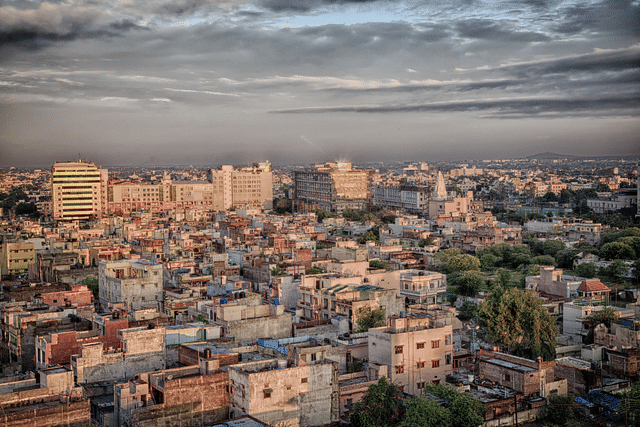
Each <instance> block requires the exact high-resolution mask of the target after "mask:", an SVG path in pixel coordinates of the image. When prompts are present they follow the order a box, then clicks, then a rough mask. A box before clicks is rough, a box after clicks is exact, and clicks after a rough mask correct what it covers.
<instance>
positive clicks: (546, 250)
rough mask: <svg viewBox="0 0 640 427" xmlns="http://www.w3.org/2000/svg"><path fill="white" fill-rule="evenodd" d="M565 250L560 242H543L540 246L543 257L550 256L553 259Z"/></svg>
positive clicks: (565, 246) (564, 246)
mask: <svg viewBox="0 0 640 427" xmlns="http://www.w3.org/2000/svg"><path fill="white" fill-rule="evenodd" d="M566 248H567V245H565V244H564V243H563V242H561V241H560V240H545V241H544V243H543V244H542V253H543V255H551V256H552V257H555V256H556V254H557V253H558V252H560V251H561V250H564V249H566Z"/></svg>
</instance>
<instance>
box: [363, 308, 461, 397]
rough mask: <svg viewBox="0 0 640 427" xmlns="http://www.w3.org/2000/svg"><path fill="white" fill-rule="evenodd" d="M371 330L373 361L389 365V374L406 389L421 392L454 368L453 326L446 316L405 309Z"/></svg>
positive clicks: (391, 378) (412, 393)
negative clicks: (411, 312)
mask: <svg viewBox="0 0 640 427" xmlns="http://www.w3.org/2000/svg"><path fill="white" fill-rule="evenodd" d="M368 334H369V363H374V364H376V365H386V366H388V369H389V374H388V375H386V376H387V377H388V378H389V380H390V381H391V382H392V383H394V384H397V385H398V386H399V387H400V388H401V389H402V390H403V391H404V392H405V393H408V394H411V395H413V396H418V395H420V394H422V389H423V388H424V386H425V385H426V384H439V383H444V382H445V377H446V376H447V375H448V374H451V372H453V339H452V334H453V326H452V325H451V324H450V323H447V321H446V320H445V319H442V318H440V319H435V318H433V317H432V316H430V315H429V314H426V313H415V314H409V315H406V314H404V313H403V314H402V316H394V317H391V318H389V320H388V324H387V326H383V327H380V328H373V329H369V332H368Z"/></svg>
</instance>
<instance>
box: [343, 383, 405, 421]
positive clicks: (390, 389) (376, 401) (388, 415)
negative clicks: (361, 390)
mask: <svg viewBox="0 0 640 427" xmlns="http://www.w3.org/2000/svg"><path fill="white" fill-rule="evenodd" d="M402 397H403V394H402V391H401V390H400V389H399V388H398V386H397V385H395V384H392V383H390V382H388V381H387V379H386V378H385V377H382V378H380V379H379V380H378V382H377V383H376V384H372V385H370V386H369V388H368V389H367V392H366V393H365V395H364V396H363V397H362V400H361V401H360V402H358V403H356V404H355V407H354V410H353V412H352V413H351V415H350V416H349V421H351V424H352V425H353V426H354V427H395V426H398V425H399V424H400V422H401V421H402V419H403V418H404V414H405V407H404V404H403V402H402Z"/></svg>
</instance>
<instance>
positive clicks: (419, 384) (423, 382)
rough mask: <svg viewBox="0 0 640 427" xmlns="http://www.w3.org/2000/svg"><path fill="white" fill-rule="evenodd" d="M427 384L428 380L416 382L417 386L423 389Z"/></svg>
mask: <svg viewBox="0 0 640 427" xmlns="http://www.w3.org/2000/svg"><path fill="white" fill-rule="evenodd" d="M425 384H426V381H421V382H419V383H416V388H417V389H418V390H422V389H423V388H424V386H425Z"/></svg>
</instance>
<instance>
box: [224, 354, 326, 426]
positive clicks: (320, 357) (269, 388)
mask: <svg viewBox="0 0 640 427" xmlns="http://www.w3.org/2000/svg"><path fill="white" fill-rule="evenodd" d="M329 348H330V346H315V345H311V346H308V347H302V348H296V352H295V354H294V355H293V357H292V359H291V361H287V360H277V359H270V360H266V361H257V362H247V363H239V364H237V365H233V366H230V367H229V394H230V402H229V404H230V410H231V414H230V415H231V417H237V416H241V415H251V416H253V417H255V418H257V419H259V420H260V421H262V422H264V423H267V424H270V425H271V424H278V423H280V422H282V423H286V425H287V426H291V427H297V426H322V425H327V424H330V423H333V422H336V421H338V416H339V398H338V390H339V388H338V370H337V366H336V365H337V363H335V362H329V361H327V360H326V358H325V353H326V352H327V351H328V350H329Z"/></svg>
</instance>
